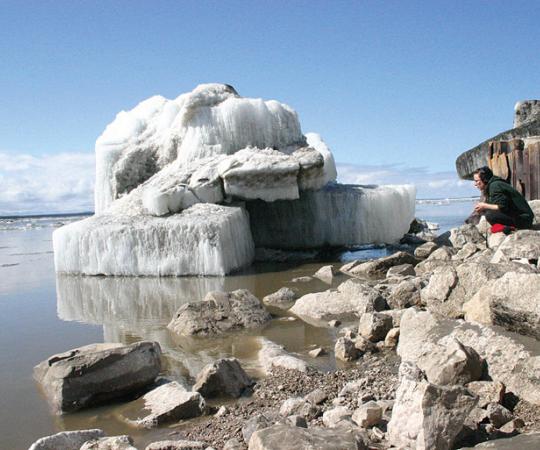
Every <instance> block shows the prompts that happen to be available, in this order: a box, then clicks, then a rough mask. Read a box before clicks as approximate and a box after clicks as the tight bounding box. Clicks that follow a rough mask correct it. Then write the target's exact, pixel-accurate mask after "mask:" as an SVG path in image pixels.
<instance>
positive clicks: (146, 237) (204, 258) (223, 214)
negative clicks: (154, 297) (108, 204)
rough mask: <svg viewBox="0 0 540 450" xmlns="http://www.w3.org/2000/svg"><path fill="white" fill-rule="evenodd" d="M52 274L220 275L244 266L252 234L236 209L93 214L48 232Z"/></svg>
mask: <svg viewBox="0 0 540 450" xmlns="http://www.w3.org/2000/svg"><path fill="white" fill-rule="evenodd" d="M53 248H54V263H55V268H56V271H57V272H60V273H76V274H86V275H128V276H168V275H174V276H183V275H225V274H227V273H230V272H232V271H234V270H235V269H239V268H241V267H245V266H249V265H250V264H251V262H252V261H253V258H254V246H253V238H252V236H251V231H250V228H249V219H248V215H247V213H246V211H245V210H244V209H243V208H241V207H227V206H220V205H213V204H196V205H194V206H192V207H191V208H189V209H187V210H185V211H183V212H182V213H181V214H174V215H171V216H168V217H152V216H118V215H114V216H113V215H101V216H93V217H90V218H88V219H85V220H82V221H80V222H75V223H72V224H69V225H66V226H64V227H62V228H59V229H57V230H56V231H55V232H54V233H53Z"/></svg>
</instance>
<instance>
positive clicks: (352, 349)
mask: <svg viewBox="0 0 540 450" xmlns="http://www.w3.org/2000/svg"><path fill="white" fill-rule="evenodd" d="M334 355H335V357H336V359H339V360H341V361H353V360H355V359H358V357H359V356H360V355H361V352H360V351H359V350H358V349H357V348H356V345H355V341H353V340H352V339H349V338H347V337H340V338H338V339H337V340H336V344H335V346H334Z"/></svg>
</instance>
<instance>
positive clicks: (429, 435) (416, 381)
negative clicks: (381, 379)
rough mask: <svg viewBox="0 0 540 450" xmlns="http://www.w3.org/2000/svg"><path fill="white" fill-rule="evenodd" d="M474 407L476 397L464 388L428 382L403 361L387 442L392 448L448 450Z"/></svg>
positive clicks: (416, 369)
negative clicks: (393, 446)
mask: <svg viewBox="0 0 540 450" xmlns="http://www.w3.org/2000/svg"><path fill="white" fill-rule="evenodd" d="M475 404H476V397H474V396H473V395H471V394H470V393H469V392H468V391H467V390H466V389H465V388H464V387H462V386H437V385H435V384H432V383H429V382H428V381H426V380H425V379H424V377H423V373H422V371H421V370H419V369H418V368H417V367H416V366H415V365H414V364H411V363H408V362H403V363H402V364H401V366H400V384H399V387H398V390H397V392H396V401H395V404H394V407H393V410H392V419H391V420H390V422H389V423H388V433H387V439H388V442H389V443H391V444H392V445H395V446H396V447H410V448H416V449H429V448H433V449H435V448H436V449H437V450H439V449H440V450H444V449H451V448H452V445H453V442H454V440H455V438H456V436H457V435H458V433H459V431H460V430H461V428H462V426H463V423H464V421H465V419H466V418H467V416H468V415H469V413H470V411H471V410H472V409H473V408H474V406H475Z"/></svg>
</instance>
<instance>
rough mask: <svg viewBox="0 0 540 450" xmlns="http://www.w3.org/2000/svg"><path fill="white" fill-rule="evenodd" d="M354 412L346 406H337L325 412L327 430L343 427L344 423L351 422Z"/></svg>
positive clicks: (324, 422) (323, 418)
mask: <svg viewBox="0 0 540 450" xmlns="http://www.w3.org/2000/svg"><path fill="white" fill-rule="evenodd" d="M351 417H352V412H351V411H350V410H349V408H347V407H345V406H336V407H335V408H332V409H329V410H327V411H325V412H324V414H323V416H322V420H323V424H324V426H325V427H327V428H336V427H338V426H343V425H344V422H350V421H351Z"/></svg>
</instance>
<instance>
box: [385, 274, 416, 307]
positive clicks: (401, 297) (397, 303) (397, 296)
mask: <svg viewBox="0 0 540 450" xmlns="http://www.w3.org/2000/svg"><path fill="white" fill-rule="evenodd" d="M425 285H426V283H425V281H424V280H422V278H419V277H415V278H410V279H406V280H403V281H401V282H400V283H399V284H398V285H397V286H395V287H394V288H393V289H392V291H391V293H390V294H389V295H388V296H387V297H386V301H387V302H388V305H389V306H390V307H391V308H393V309H402V308H408V307H409V306H419V305H420V302H421V298H420V291H421V290H422V288H424V287H425Z"/></svg>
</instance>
